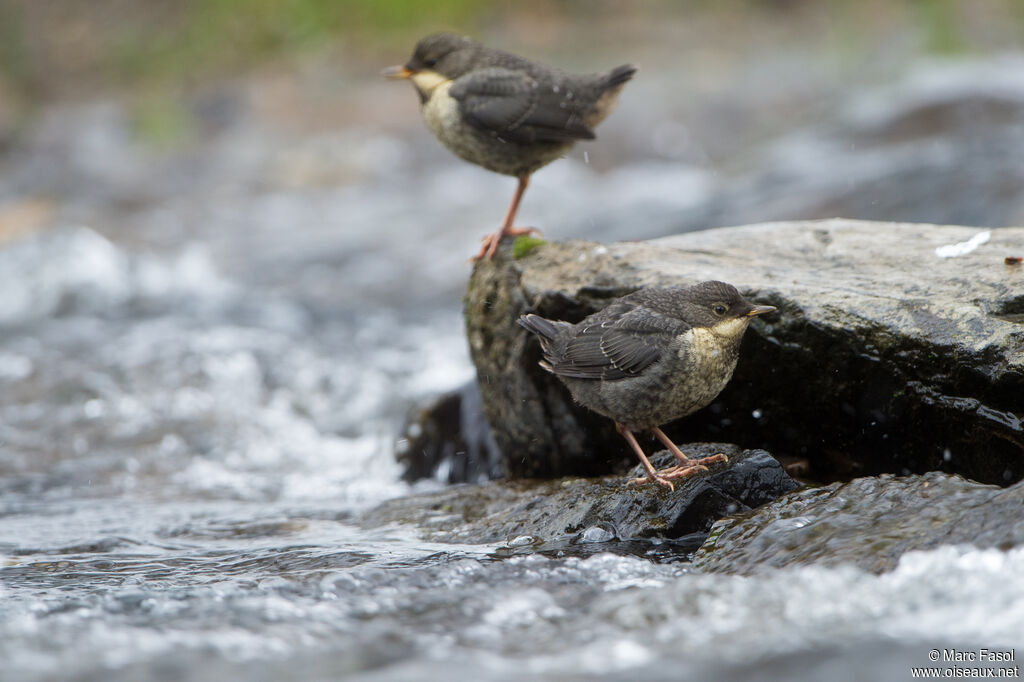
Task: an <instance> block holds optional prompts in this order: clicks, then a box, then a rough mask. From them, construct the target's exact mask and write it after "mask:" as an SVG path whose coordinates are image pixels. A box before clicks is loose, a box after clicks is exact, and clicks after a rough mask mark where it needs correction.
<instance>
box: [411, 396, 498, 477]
mask: <svg viewBox="0 0 1024 682" xmlns="http://www.w3.org/2000/svg"><path fill="white" fill-rule="evenodd" d="M396 457H397V458H398V461H399V463H400V464H401V465H402V466H403V467H404V471H403V473H402V478H403V479H405V480H406V481H415V480H417V479H421V478H437V479H439V480H441V481H442V482H444V483H467V482H477V481H484V480H487V479H490V478H497V477H499V476H500V475H501V453H500V452H499V451H498V446H497V445H496V444H495V442H494V436H492V435H491V427H490V425H489V424H488V423H487V420H486V419H485V418H484V413H483V408H482V406H481V405H480V390H479V389H478V388H477V384H476V382H475V381H470V382H469V383H467V384H466V385H465V386H463V387H462V388H459V389H458V390H455V391H451V392H449V393H445V394H444V395H441V396H439V397H437V398H435V399H434V400H433V402H431V403H429V404H427V405H424V406H422V407H417V408H416V409H414V410H413V411H412V413H411V414H410V415H409V416H408V418H407V419H406V424H405V427H404V428H403V429H402V437H401V444H400V447H399V448H398V452H397V453H396Z"/></svg>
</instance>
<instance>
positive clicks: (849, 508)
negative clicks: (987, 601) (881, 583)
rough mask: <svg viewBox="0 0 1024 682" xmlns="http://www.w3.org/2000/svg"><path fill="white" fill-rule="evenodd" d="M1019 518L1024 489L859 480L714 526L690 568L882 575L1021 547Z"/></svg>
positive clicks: (940, 477)
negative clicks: (955, 553)
mask: <svg viewBox="0 0 1024 682" xmlns="http://www.w3.org/2000/svg"><path fill="white" fill-rule="evenodd" d="M1022 510H1024V482H1022V483H1017V484H1016V485H1014V486H1012V487H1009V488H999V487H996V486H991V485H982V484H979V483H974V482H971V481H966V480H964V479H963V478H961V477H959V476H951V475H949V474H943V473H939V472H931V473H928V474H925V475H923V476H907V477H894V476H888V475H884V476H878V477H873V478H860V479H856V480H854V481H850V482H849V483H845V484H840V483H834V484H832V485H829V486H825V487H822V488H812V489H808V490H803V491H800V492H797V493H793V494H792V495H788V496H786V497H784V498H782V499H780V500H778V501H776V502H774V503H772V504H770V505H766V506H765V507H762V508H761V509H759V510H757V511H756V512H755V513H752V514H741V515H737V516H736V517H733V518H730V519H726V520H723V521H720V522H719V523H717V524H716V525H715V528H714V529H713V530H712V532H711V536H710V537H709V538H708V540H707V542H705V543H704V545H703V546H702V547H701V549H700V551H699V552H697V554H696V556H695V557H694V563H695V565H696V566H697V567H698V568H701V569H704V570H708V571H723V572H727V573H739V574H750V573H753V572H756V571H760V570H764V569H766V568H773V567H774V568H779V567H782V566H792V565H808V564H815V565H821V566H837V565H840V564H852V565H855V566H857V567H859V568H861V569H864V570H866V571H871V572H873V573H882V572H885V571H889V570H892V569H894V568H895V567H896V566H897V564H898V563H899V560H900V557H902V556H903V555H904V554H905V553H907V552H910V551H914V550H929V549H934V548H936V547H939V546H941V545H958V544H964V545H973V546H975V547H978V548H982V549H987V548H997V549H1001V550H1004V551H1005V550H1009V549H1011V548H1014V547H1020V546H1021V545H1024V524H1021V522H1020V521H1021V516H1022Z"/></svg>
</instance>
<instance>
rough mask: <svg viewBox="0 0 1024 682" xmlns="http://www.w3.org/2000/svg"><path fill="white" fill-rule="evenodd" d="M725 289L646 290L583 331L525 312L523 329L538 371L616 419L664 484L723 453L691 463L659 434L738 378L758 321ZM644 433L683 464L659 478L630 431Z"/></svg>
mask: <svg viewBox="0 0 1024 682" xmlns="http://www.w3.org/2000/svg"><path fill="white" fill-rule="evenodd" d="M774 310H775V308H774V307H773V306H766V305H754V304H752V303H749V302H748V301H747V300H746V299H744V298H743V296H742V295H740V292H739V291H737V290H736V287H734V286H732V285H731V284H726V283H725V282H714V281H709V282H701V283H700V284H695V285H693V286H691V287H650V288H646V289H641V290H639V291H636V292H634V293H632V294H629V295H628V296H623V297H622V298H619V299H616V300H615V301H612V302H611V303H610V304H609V305H608V306H607V307H606V308H604V309H603V310H601V311H599V312H596V313H594V314H593V315H590V316H588V317H587V318H585V319H584V320H583V321H582V322H579V323H578V324H571V323H569V322H559V321H555V320H547V319H545V318H543V317H540V316H539V315H532V314H531V315H523V316H522V317H520V318H519V324H520V325H521V326H523V327H525V328H526V329H528V330H529V331H531V332H533V333H534V334H536V335H537V336H538V337H540V345H541V350H542V351H543V353H544V360H543V361H542V362H541V363H540V364H541V367H543V368H544V369H546V370H547V371H549V372H551V373H552V374H554V375H555V376H557V377H558V378H559V379H560V380H561V381H562V383H564V384H565V385H566V386H567V387H568V388H569V391H570V392H571V393H572V396H573V398H575V400H576V402H578V403H579V404H581V405H583V406H585V407H588V408H590V409H591V410H594V411H595V412H597V413H599V414H603V415H604V416H606V417H608V418H609V419H612V420H613V421H614V422H615V426H616V428H617V429H618V431H619V433H621V434H622V437H623V438H625V439H626V441H627V442H628V443H629V445H630V447H631V448H633V451H634V452H636V455H637V457H639V458H640V463H641V464H642V465H643V467H644V469H645V470H646V471H647V476H646V477H643V478H638V479H633V481H631V482H635V483H659V484H661V485H664V486H666V487H668V488H672V487H673V486H672V482H671V479H674V478H684V477H686V476H690V475H692V474H694V473H696V472H698V471H702V470H706V465H707V464H710V463H712V462H720V461H725V460H726V456H725V455H722V454H718V455H712V456H711V457H704V458H701V459H690V458H688V457H687V456H686V455H685V454H683V452H682V451H681V450H680V449H679V447H678V446H676V444H675V443H673V442H672V441H671V440H670V439H669V437H668V436H666V435H665V433H664V432H663V431H662V430H661V428H659V427H660V426H661V425H662V424H665V423H667V422H670V421H672V420H674V419H678V418H680V417H685V416H686V415H688V414H692V413H693V412H696V411H697V410H699V409H701V408H702V407H705V406H707V405H708V404H709V403H710V402H711V401H712V400H714V399H715V397H716V396H717V395H718V394H719V393H720V392H721V391H722V389H723V388H725V385H726V384H727V383H728V382H729V379H730V378H732V373H733V370H734V369H735V368H736V360H737V358H738V357H739V347H740V340H741V339H742V338H743V333H744V332H745V331H746V330H747V325H749V324H750V321H751V320H752V319H753V318H754V317H755V316H757V315H763V314H765V313H770V312H772V311H774ZM638 429H648V430H650V432H651V433H653V434H654V435H655V436H656V437H657V438H658V440H660V441H661V442H662V443H664V445H665V447H666V448H668V449H669V451H670V452H671V453H672V454H673V455H674V456H675V458H676V460H678V462H679V464H678V465H677V466H674V467H671V468H669V469H663V470H661V471H655V469H654V467H653V466H651V463H650V461H649V460H648V459H647V456H646V455H645V454H644V451H643V449H642V448H641V447H640V444H639V443H637V441H636V438H635V437H634V436H633V431H635V430H638Z"/></svg>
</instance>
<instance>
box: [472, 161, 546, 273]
mask: <svg viewBox="0 0 1024 682" xmlns="http://www.w3.org/2000/svg"><path fill="white" fill-rule="evenodd" d="M529 184H530V176H529V175H522V176H520V177H519V185H518V186H516V193H515V194H513V195H512V203H511V204H509V205H508V210H507V211H505V218H504V220H502V221H501V227H500V228H498V231H497V232H495V233H494V234H489V235H487V236H486V237H484V239H483V245H482V246H481V247H480V252H479V253H477V254H476V255H475V256H473V260H480V259H481V258H484V257H486V258H487V260H491V259H492V258H494V254H495V253H496V252H497V251H498V245H499V244H501V240H502V238H504V237H518V236H519V235H523V234H531V233H533V232H537V231H538V230H537V229H536V228H533V227H512V222H513V221H514V220H515V219H516V211H518V210H519V202H520V201H522V199H523V193H525V192H526V187H527V185H529Z"/></svg>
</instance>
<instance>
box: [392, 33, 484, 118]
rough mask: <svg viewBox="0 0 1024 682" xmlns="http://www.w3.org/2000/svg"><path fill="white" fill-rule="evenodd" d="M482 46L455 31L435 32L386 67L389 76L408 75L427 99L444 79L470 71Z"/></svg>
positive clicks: (423, 97)
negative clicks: (400, 61) (406, 57)
mask: <svg viewBox="0 0 1024 682" xmlns="http://www.w3.org/2000/svg"><path fill="white" fill-rule="evenodd" d="M481 49H483V46H482V45H481V44H480V43H478V42H476V41H475V40H472V39H470V38H465V37H463V36H459V35H455V34H454V33H434V34H432V35H429V36H427V37H426V38H423V39H421V40H420V41H419V42H418V43H416V49H414V50H413V53H412V57H410V58H409V61H407V62H406V63H405V64H404V65H402V66H392V67H390V68H387V69H385V70H384V75H385V76H386V77H388V78H408V79H410V80H411V81H412V83H413V85H415V86H416V90H417V91H418V92H419V94H420V97H421V98H422V99H423V100H424V101H426V99H428V98H429V97H430V93H431V92H432V91H433V90H434V88H436V87H437V86H438V85H440V84H441V83H444V82H446V81H450V80H453V79H455V78H458V77H459V76H461V75H463V74H465V73H467V72H469V71H470V70H471V69H472V68H473V67H474V66H475V64H476V61H477V58H478V55H479V53H480V50H481Z"/></svg>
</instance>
